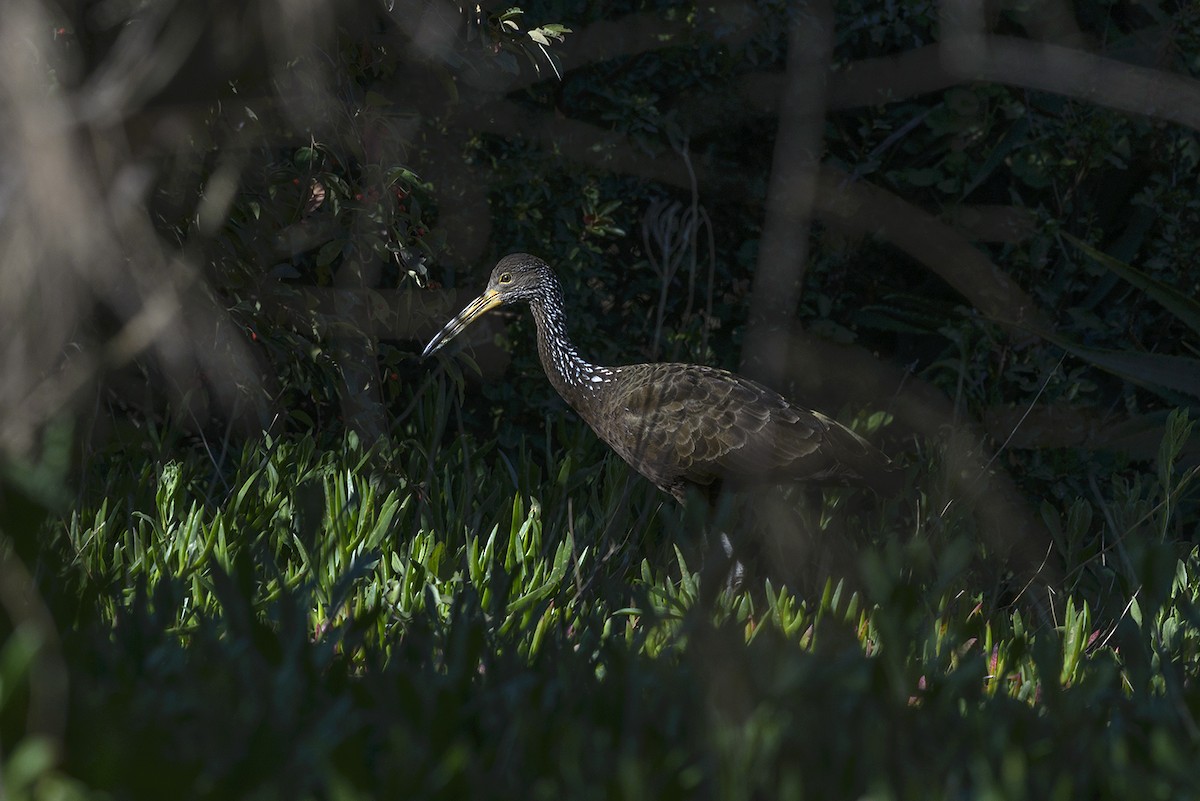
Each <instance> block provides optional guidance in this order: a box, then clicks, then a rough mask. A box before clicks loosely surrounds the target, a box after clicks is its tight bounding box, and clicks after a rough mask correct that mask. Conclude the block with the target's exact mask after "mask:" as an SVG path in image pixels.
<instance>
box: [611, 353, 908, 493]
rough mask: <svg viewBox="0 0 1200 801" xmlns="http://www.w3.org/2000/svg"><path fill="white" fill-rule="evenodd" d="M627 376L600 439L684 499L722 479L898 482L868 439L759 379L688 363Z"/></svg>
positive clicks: (632, 370) (622, 373)
mask: <svg viewBox="0 0 1200 801" xmlns="http://www.w3.org/2000/svg"><path fill="white" fill-rule="evenodd" d="M618 376H619V379H620V382H621V384H622V385H623V390H622V391H620V392H614V393H612V395H611V396H610V397H609V399H608V402H607V408H606V409H604V410H603V411H602V413H601V414H600V415H598V416H597V423H596V424H595V425H594V427H595V429H596V432H597V433H598V434H599V435H600V437H601V438H602V439H604V440H605V441H606V442H608V443H609V445H611V446H612V447H613V449H614V450H616V451H617V453H619V454H620V455H621V457H622V458H624V459H625V460H626V461H627V462H629V463H630V464H631V465H633V467H634V468H635V469H637V470H638V471H639V472H641V473H642V474H643V475H645V476H646V477H647V478H649V479H650V480H651V481H653V482H654V483H655V484H657V485H658V486H659V487H661V488H662V489H664V490H666V491H667V492H671V493H672V494H674V495H676V497H681V495H682V492H683V487H684V485H686V484H688V483H691V484H697V485H701V486H707V485H709V484H711V483H712V482H713V481H715V480H718V479H729V480H732V481H735V482H741V483H752V482H758V481H781V480H788V479H791V480H806V479H807V480H815V481H840V482H847V483H868V484H879V483H881V482H882V483H883V484H885V485H886V484H887V483H888V482H887V481H886V477H887V476H888V475H889V467H888V461H887V458H886V457H885V456H883V454H882V453H880V452H879V451H877V450H876V449H875V448H873V447H872V446H871V445H870V444H868V443H867V442H866V441H865V440H863V439H862V438H860V437H859V436H858V435H856V434H854V433H853V432H852V431H850V430H849V429H847V428H845V427H843V426H842V425H840V424H839V423H837V422H836V421H834V420H831V419H829V418H828V417H825V416H824V415H822V414H820V413H818V412H813V411H809V410H807V409H803V408H800V407H798V406H794V405H792V404H790V403H789V402H788V401H787V400H786V399H785V398H783V397H782V396H781V395H779V394H778V393H776V392H774V391H772V390H770V389H768V388H766V387H764V386H762V385H761V384H758V383H756V382H754V381H750V380H749V379H746V378H742V377H741V376H738V375H735V374H733V373H729V372H726V371H724V370H718V369H715V368H711V367H702V366H698V365H685V364H646V365H632V366H629V367H622V368H620V369H619V371H618ZM880 488H881V489H888V487H887V486H881V487H880Z"/></svg>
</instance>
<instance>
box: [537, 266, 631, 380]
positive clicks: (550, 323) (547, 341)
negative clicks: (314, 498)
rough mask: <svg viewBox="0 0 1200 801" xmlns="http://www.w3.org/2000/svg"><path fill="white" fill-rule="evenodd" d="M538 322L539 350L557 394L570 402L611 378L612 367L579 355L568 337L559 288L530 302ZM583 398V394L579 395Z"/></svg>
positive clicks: (555, 287) (552, 288) (554, 288)
mask: <svg viewBox="0 0 1200 801" xmlns="http://www.w3.org/2000/svg"><path fill="white" fill-rule="evenodd" d="M529 307H530V309H532V311H533V319H534V322H535V323H537V335H538V353H539V355H540V356H541V359H542V367H544V368H545V370H546V375H547V376H549V378H550V383H552V384H553V385H554V388H555V389H557V390H558V392H559V394H561V395H563V397H565V398H567V400H568V402H573V401H572V398H573V396H575V395H580V396H586V395H587V394H590V392H591V391H593V390H595V389H597V388H599V387H602V386H604V384H606V383H608V382H609V381H611V380H612V378H613V370H612V369H610V368H608V367H601V366H600V365H596V364H592V363H591V362H589V361H588V360H587V359H585V358H583V357H582V356H580V355H579V351H578V350H576V349H575V345H573V344H572V343H571V340H570V338H569V337H568V336H567V323H566V316H565V314H564V312H563V299H562V291H561V290H560V289H559V287H558V286H557V285H555V286H553V287H551V290H550V291H549V292H547V293H545V295H544V296H543V297H541V298H538V299H535V300H532V301H531V302H530V304H529ZM580 399H581V400H582V399H583V398H582V397H581V398H580Z"/></svg>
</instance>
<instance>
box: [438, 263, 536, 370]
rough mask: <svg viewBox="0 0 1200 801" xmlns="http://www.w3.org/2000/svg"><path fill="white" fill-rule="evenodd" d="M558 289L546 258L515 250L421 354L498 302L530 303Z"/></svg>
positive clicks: (458, 330) (451, 336)
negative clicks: (480, 292)
mask: <svg viewBox="0 0 1200 801" xmlns="http://www.w3.org/2000/svg"><path fill="white" fill-rule="evenodd" d="M557 291H558V283H557V279H555V277H554V273H553V272H552V271H551V270H550V267H549V266H548V265H547V264H546V262H544V261H542V260H541V259H539V258H537V257H536V256H530V255H529V254H528V253H511V254H509V255H508V256H505V257H504V258H502V259H501V260H500V261H498V262H497V263H496V268H495V269H494V270H492V276H491V278H489V279H488V284H487V289H485V290H484V291H483V294H482V295H480V296H479V297H477V298H475V300H473V301H471V302H470V303H468V304H467V305H466V307H465V308H464V309H463V310H462V311H460V312H459V313H458V315H457V316H455V318H454V319H453V320H451V321H450V322H448V323H446V325H445V326H444V327H443V328H442V330H441V331H438V332H437V334H436V335H435V336H434V338H433V339H431V340H430V341H429V344H428V345H426V346H425V350H424V351H423V352H422V353H421V358H422V359H425V358H428V357H429V356H431V355H433V354H434V353H436V352H437V351H438V350H439V349H440V348H441V347H442V346H443V345H445V344H446V343H447V342H449V341H450V340H452V339H454V338H455V337H456V336H458V335H459V334H461V333H462V332H463V330H464V329H466V327H467V326H469V325H470V324H471V323H473V322H475V320H476V319H478V318H479V317H482V316H483V315H484V314H485V313H487V312H488V311H491V310H492V309H494V308H496V307H497V306H504V305H507V304H509V303H518V302H521V301H524V302H526V303H528V302H530V301H532V300H536V299H539V298H543V297H545V296H546V295H547V293H551V292H557Z"/></svg>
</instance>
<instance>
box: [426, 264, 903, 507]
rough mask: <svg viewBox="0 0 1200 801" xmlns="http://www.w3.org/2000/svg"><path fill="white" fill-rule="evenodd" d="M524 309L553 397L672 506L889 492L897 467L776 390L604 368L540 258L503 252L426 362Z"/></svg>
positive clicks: (738, 380)
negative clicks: (471, 329)
mask: <svg viewBox="0 0 1200 801" xmlns="http://www.w3.org/2000/svg"><path fill="white" fill-rule="evenodd" d="M514 303H525V304H528V306H529V308H530V310H531V311H532V313H533V320H534V323H535V325H536V327H537V345H538V355H539V357H540V360H541V363H542V367H543V369H544V370H545V371H546V376H547V377H548V378H549V380H550V383H551V384H552V385H553V387H554V389H555V390H556V391H557V392H558V394H559V395H560V396H562V398H563V400H565V401H566V402H567V404H568V405H569V406H570V407H571V408H572V409H574V410H575V412H576V413H577V414H578V415H579V417H580V418H582V419H583V420H584V422H586V423H587V424H588V425H589V426H590V427H591V428H592V430H593V431H594V432H595V433H596V435H597V436H598V437H599V438H600V439H601V440H603V441H604V442H605V443H607V444H608V445H609V447H611V448H612V449H613V450H614V451H615V452H616V453H617V454H618V455H619V456H620V457H621V458H622V459H624V460H625V461H626V462H627V463H628V464H629V465H630V466H631V467H632V468H633V469H634V470H635V471H637V472H638V473H640V474H641V475H642V476H644V477H645V478H646V479H648V480H649V481H650V482H651V483H652V484H654V485H655V486H656V487H658V488H659V489H660V490H662V491H663V492H665V493H667V494H668V495H670V496H672V497H673V498H674V499H675V500H676V501H678V502H679V503H680V504H684V503H686V502H687V498H688V495H689V493H693V492H698V493H699V494H701V495H702V496H703V497H705V498H706V499H707V500H708V502H709V503H710V504H715V503H716V499H717V496H718V493H720V492H721V491H722V490H727V489H733V490H737V489H739V488H745V487H749V486H753V485H761V484H783V483H792V482H805V483H808V484H813V485H817V486H823V485H830V484H832V485H857V486H865V487H868V488H870V489H872V490H874V491H875V492H876V493H877V494H894V493H895V492H896V491H897V490H898V489H899V488H900V486H901V481H900V473H899V471H898V470H896V469H895V468H894V467H893V466H892V463H891V461H890V460H889V459H888V457H887V456H886V455H884V454H883V453H882V452H881V451H880V450H878V449H877V448H876V447H875V446H873V445H871V444H870V443H869V442H867V441H866V440H865V439H863V438H862V437H860V436H859V435H858V434H856V433H854V432H853V431H851V430H850V429H849V428H847V427H846V426H844V425H842V424H841V423H839V422H837V421H836V420H833V419H832V418H830V417H828V416H826V415H824V414H822V413H821V412H818V411H815V410H812V409H807V408H804V407H801V406H799V405H797V404H794V403H792V402H791V401H789V400H787V399H786V398H784V397H783V396H782V395H780V394H779V393H778V392H775V391H774V390H772V389H770V388H768V387H766V386H764V385H763V384H760V383H758V382H756V381H752V380H750V379H748V378H745V377H743V376H740V375H737V374H736V373H732V372H729V371H728V370H722V369H719V368H716V367H708V366H704V365H699V364H684V363H675V362H656V363H649V364H627V365H621V366H616V367H606V366H602V365H598V364H593V363H592V362H589V361H588V360H587V359H585V358H584V357H583V356H582V355H581V354H580V352H579V349H578V348H577V347H576V346H575V345H574V344H573V343H572V342H571V339H570V337H568V335H567V317H566V311H565V304H564V299H563V291H562V284H561V283H560V282H559V280H558V277H557V276H556V275H555V273H554V271H553V269H551V267H550V266H549V265H548V264H547V263H546V262H545V261H543V260H542V259H540V258H537V257H536V256H531V255H529V254H527V253H512V254H509V255H507V256H505V257H503V258H502V259H500V260H499V262H497V263H496V266H495V269H493V270H492V274H491V277H490V278H489V279H488V283H487V288H486V289H485V290H484V292H483V294H481V295H480V296H479V297H477V298H475V299H474V300H472V301H471V302H470V303H468V304H467V305H466V306H465V307H464V308H463V310H462V311H461V312H459V313H458V314H457V315H456V316H455V317H454V318H453V319H451V320H450V321H449V322H447V323H446V324H445V326H443V327H442V329H441V330H440V331H438V332H437V334H436V335H434V337H433V338H432V339H431V340H430V341H429V344H428V345H426V346H425V349H424V351H423V352H422V354H421V358H422V359H423V360H424V359H428V358H429V357H430V356H432V355H433V354H434V353H436V352H437V351H438V350H440V349H441V348H442V347H444V346H445V345H446V344H447V343H448V342H450V341H451V340H452V339H454V338H455V337H456V336H458V335H459V334H461V333H462V332H463V331H464V330H465V329H466V328H467V327H468V326H470V325H471V323H472V322H474V321H475V320H477V319H479V318H480V317H481V316H482V315H484V314H486V313H487V312H488V311H490V310H492V309H494V308H496V307H498V306H505V305H509V304H514Z"/></svg>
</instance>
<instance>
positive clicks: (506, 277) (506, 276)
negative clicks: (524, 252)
mask: <svg viewBox="0 0 1200 801" xmlns="http://www.w3.org/2000/svg"><path fill="white" fill-rule="evenodd" d="M500 283H502V284H509V283H512V273H505V274H504V275H502V276H500Z"/></svg>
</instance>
